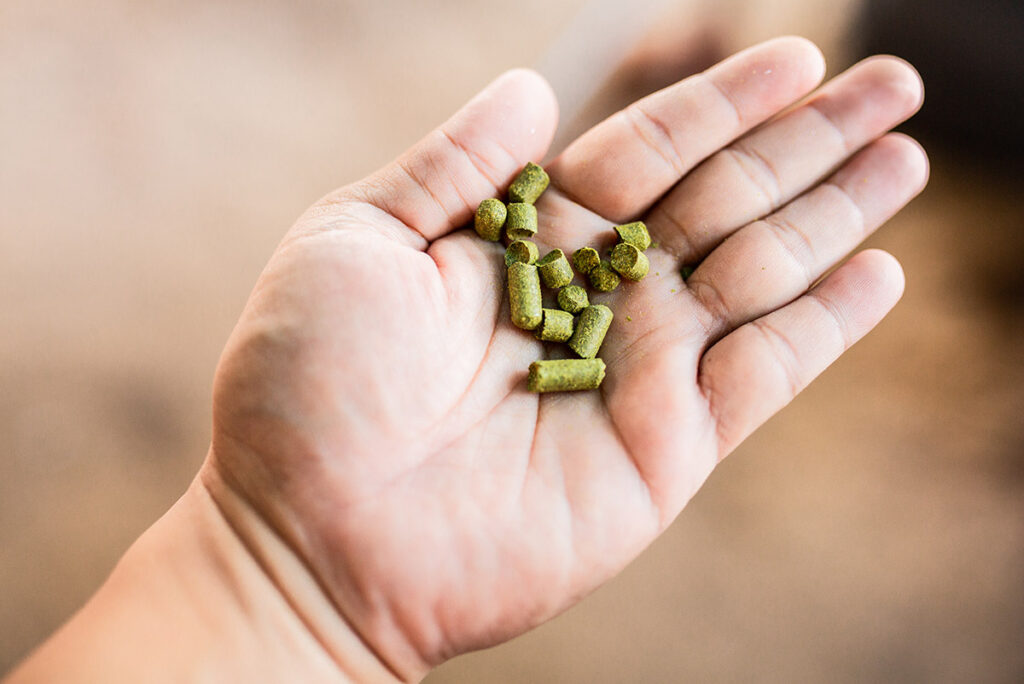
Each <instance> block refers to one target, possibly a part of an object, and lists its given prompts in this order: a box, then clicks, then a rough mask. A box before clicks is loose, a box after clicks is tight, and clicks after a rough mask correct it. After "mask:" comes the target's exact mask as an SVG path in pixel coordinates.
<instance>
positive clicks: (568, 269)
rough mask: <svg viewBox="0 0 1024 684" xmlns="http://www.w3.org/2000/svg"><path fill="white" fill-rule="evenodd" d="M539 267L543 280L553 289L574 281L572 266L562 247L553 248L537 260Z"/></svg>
mask: <svg viewBox="0 0 1024 684" xmlns="http://www.w3.org/2000/svg"><path fill="white" fill-rule="evenodd" d="M537 268H538V269H539V270H540V280H541V282H542V283H544V285H545V286H547V287H550V288H551V289H553V290H557V289H558V288H560V287H564V286H566V285H568V284H569V283H571V282H572V276H573V272H572V266H570V265H569V260H568V259H566V258H565V252H563V251H562V250H560V249H553V250H551V251H550V252H548V253H547V254H545V255H544V258H543V259H541V260H539V261H538V262H537Z"/></svg>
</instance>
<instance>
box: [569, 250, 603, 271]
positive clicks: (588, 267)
mask: <svg viewBox="0 0 1024 684" xmlns="http://www.w3.org/2000/svg"><path fill="white" fill-rule="evenodd" d="M600 263H601V255H600V254H598V253H597V250H596V249H594V248H593V247H580V248H579V249H577V250H576V251H575V252H573V253H572V265H573V266H575V267H576V270H577V271H579V272H580V273H582V274H583V275H587V274H589V273H590V272H591V271H593V270H594V269H595V268H597V266H598V264H600Z"/></svg>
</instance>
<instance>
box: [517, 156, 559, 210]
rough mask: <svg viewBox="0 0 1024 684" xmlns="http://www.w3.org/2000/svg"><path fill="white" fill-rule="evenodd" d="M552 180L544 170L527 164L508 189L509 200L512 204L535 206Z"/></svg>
mask: <svg viewBox="0 0 1024 684" xmlns="http://www.w3.org/2000/svg"><path fill="white" fill-rule="evenodd" d="M550 180H551V179H550V178H548V174H547V172H546V171H545V170H544V169H542V168H541V167H540V166H538V165H537V164H534V163H533V162H527V164H526V166H525V167H524V168H523V170H522V171H520V172H519V175H518V176H516V179H515V180H514V181H512V185H510V186H509V187H508V199H509V201H510V202H525V203H527V204H533V203H534V202H536V201H537V198H538V197H540V195H541V193H542V192H544V190H545V189H546V188H547V187H548V183H549V182H550Z"/></svg>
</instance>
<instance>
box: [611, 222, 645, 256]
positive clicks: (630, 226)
mask: <svg viewBox="0 0 1024 684" xmlns="http://www.w3.org/2000/svg"><path fill="white" fill-rule="evenodd" d="M615 232H616V233H618V234H619V238H620V239H621V240H622V241H623V242H628V243H629V244H631V245H633V246H634V247H636V248H637V249H639V250H640V251H641V252H642V251H644V250H645V249H647V248H648V247H650V246H651V234H650V233H648V232H647V226H645V225H644V222H643V221H633V222H632V223H627V224H625V225H621V226H615Z"/></svg>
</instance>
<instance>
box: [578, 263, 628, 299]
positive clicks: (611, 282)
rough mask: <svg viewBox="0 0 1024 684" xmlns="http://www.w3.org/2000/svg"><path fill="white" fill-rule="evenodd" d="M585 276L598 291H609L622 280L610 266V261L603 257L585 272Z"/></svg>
mask: <svg viewBox="0 0 1024 684" xmlns="http://www.w3.org/2000/svg"><path fill="white" fill-rule="evenodd" d="M587 278H589V279H590V286H591V287H593V288H594V289H595V290H597V291H598V292H611V291H612V290H614V289H615V288H617V287H618V286H619V282H621V280H622V279H621V278H619V274H618V273H616V272H615V270H614V269H613V268H612V265H611V263H610V262H609V261H607V260H604V259H602V260H601V263H600V264H598V265H597V267H596V268H595V269H593V270H592V271H591V272H590V273H588V274H587Z"/></svg>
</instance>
